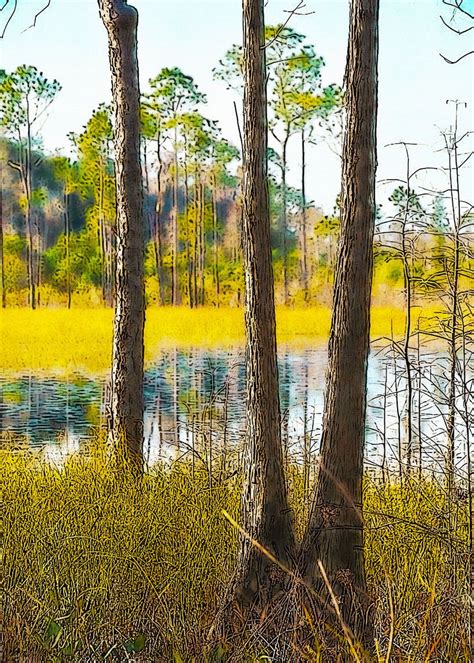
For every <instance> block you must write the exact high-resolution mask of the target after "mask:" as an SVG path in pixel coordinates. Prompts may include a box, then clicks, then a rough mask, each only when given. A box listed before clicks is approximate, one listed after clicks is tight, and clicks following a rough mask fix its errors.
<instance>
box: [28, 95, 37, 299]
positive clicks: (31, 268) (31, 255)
mask: <svg viewBox="0 0 474 663" xmlns="http://www.w3.org/2000/svg"><path fill="white" fill-rule="evenodd" d="M26 100H27V104H26V108H27V148H26V164H25V165H26V168H25V170H26V172H25V189H26V212H25V216H26V228H27V232H28V275H29V281H30V284H29V285H30V306H31V308H32V309H35V308H36V284H35V278H36V276H35V250H34V245H33V223H32V220H31V196H32V192H33V173H32V154H31V123H30V104H29V100H28V96H27V97H26Z"/></svg>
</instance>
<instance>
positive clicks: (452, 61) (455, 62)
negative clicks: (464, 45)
mask: <svg viewBox="0 0 474 663" xmlns="http://www.w3.org/2000/svg"><path fill="white" fill-rule="evenodd" d="M473 54H474V51H469V52H468V53H464V55H461V57H459V58H458V59H457V60H449V59H448V58H446V57H445V56H444V55H443V54H442V53H440V55H441V57H442V58H443V60H444V61H445V62H447V63H448V64H457V63H458V62H460V61H461V60H463V59H464V58H467V56H468V55H473Z"/></svg>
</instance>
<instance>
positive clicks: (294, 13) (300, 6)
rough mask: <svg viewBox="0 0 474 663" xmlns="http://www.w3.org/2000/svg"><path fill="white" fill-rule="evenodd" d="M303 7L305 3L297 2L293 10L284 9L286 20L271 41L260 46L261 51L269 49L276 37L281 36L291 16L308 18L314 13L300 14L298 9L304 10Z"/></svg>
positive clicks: (301, 0)
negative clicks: (286, 15)
mask: <svg viewBox="0 0 474 663" xmlns="http://www.w3.org/2000/svg"><path fill="white" fill-rule="evenodd" d="M305 7H306V3H305V2H304V0H299V2H298V4H297V5H296V7H295V8H294V9H285V13H287V14H289V16H288V18H287V19H286V21H285V22H284V23H282V25H280V27H279V28H278V30H277V31H276V34H275V36H274V37H273V39H271V40H270V41H269V42H268V43H267V44H264V45H263V46H262V50H263V49H266V48H269V46H271V45H272V44H274V43H275V42H276V41H277V39H278V37H279V36H280V35H281V33H282V32H283V30H284V29H285V28H286V26H287V25H288V23H289V22H290V21H291V19H292V18H293V16H309V15H310V14H314V12H301V11H300V9H304V8H305Z"/></svg>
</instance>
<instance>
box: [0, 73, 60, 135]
mask: <svg viewBox="0 0 474 663" xmlns="http://www.w3.org/2000/svg"><path fill="white" fill-rule="evenodd" d="M60 90H61V85H60V84H59V83H58V81H56V80H53V81H48V79H47V78H45V76H44V75H43V73H42V72H40V71H38V69H37V68H36V67H32V66H26V65H21V66H19V67H17V68H16V69H15V71H13V72H12V73H11V74H7V73H6V72H5V70H1V71H0V125H2V126H4V127H5V128H6V129H7V131H9V132H11V133H12V134H13V135H14V137H15V138H16V137H17V133H16V132H17V131H20V130H21V129H23V128H24V127H25V126H27V125H28V124H29V125H30V126H33V125H34V124H35V123H37V121H38V120H39V118H40V117H41V116H42V115H43V114H44V113H45V111H46V110H47V108H48V106H49V105H50V104H51V102H52V101H53V99H54V98H55V96H56V94H57V93H58V92H59V91H60Z"/></svg>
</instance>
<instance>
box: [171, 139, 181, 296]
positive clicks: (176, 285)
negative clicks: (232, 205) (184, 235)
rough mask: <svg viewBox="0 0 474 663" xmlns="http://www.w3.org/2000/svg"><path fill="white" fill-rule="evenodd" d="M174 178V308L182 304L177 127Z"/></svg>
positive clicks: (174, 146)
mask: <svg viewBox="0 0 474 663" xmlns="http://www.w3.org/2000/svg"><path fill="white" fill-rule="evenodd" d="M173 152H174V177H173V245H172V246H173V257H172V271H173V275H172V279H171V280H172V298H171V299H172V304H173V306H178V305H179V304H180V293H179V274H178V248H179V240H178V214H179V210H178V204H179V201H178V196H179V180H178V177H179V175H178V168H179V164H178V129H177V127H176V126H175V129H174V145H173Z"/></svg>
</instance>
